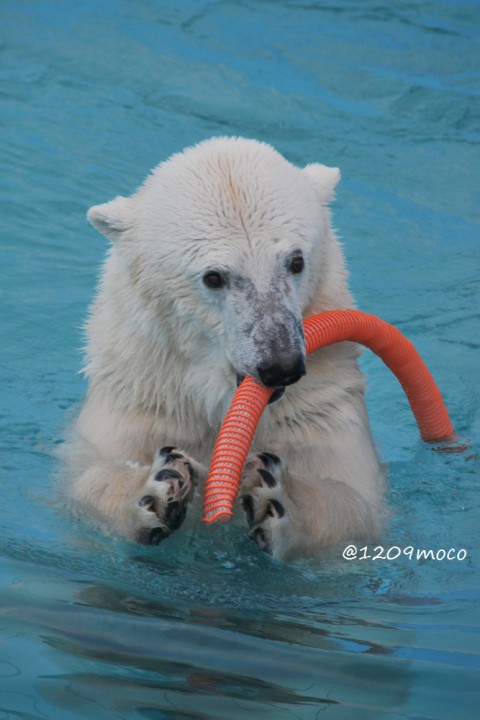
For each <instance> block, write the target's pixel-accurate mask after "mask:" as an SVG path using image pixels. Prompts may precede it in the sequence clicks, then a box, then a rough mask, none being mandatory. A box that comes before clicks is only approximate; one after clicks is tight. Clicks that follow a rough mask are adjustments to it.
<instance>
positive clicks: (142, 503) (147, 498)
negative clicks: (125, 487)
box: [138, 495, 155, 510]
mask: <svg viewBox="0 0 480 720" xmlns="http://www.w3.org/2000/svg"><path fill="white" fill-rule="evenodd" d="M138 505H139V507H141V508H145V510H153V506H154V505H155V498H154V497H153V495H144V496H143V497H142V499H141V500H139V501H138Z"/></svg>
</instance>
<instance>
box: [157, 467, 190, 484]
mask: <svg viewBox="0 0 480 720" xmlns="http://www.w3.org/2000/svg"><path fill="white" fill-rule="evenodd" d="M153 479H154V480H156V481H157V482H163V481H164V480H183V478H182V476H181V474H180V473H179V472H178V471H177V470H172V468H163V470H159V471H158V472H157V474H156V475H155V477H154V478H153Z"/></svg>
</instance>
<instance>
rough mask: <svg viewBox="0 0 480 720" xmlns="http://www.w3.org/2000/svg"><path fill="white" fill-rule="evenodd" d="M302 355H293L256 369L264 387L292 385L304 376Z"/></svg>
mask: <svg viewBox="0 0 480 720" xmlns="http://www.w3.org/2000/svg"><path fill="white" fill-rule="evenodd" d="M305 372H306V370H305V361H304V358H303V355H294V356H292V357H288V358H286V359H285V360H283V361H281V362H276V363H273V364H272V365H266V366H259V367H257V373H258V377H259V378H260V381H261V382H262V383H263V384H264V385H265V387H280V386H282V385H293V383H296V382H298V381H299V380H300V378H301V377H303V375H305Z"/></svg>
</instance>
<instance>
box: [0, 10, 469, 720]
mask: <svg viewBox="0 0 480 720" xmlns="http://www.w3.org/2000/svg"><path fill="white" fill-rule="evenodd" d="M479 27H480V5H479V3H478V2H461V1H458V2H457V1H456V0H422V2H420V1H414V0H412V1H410V2H407V1H406V0H405V1H404V0H393V1H391V2H377V1H376V0H365V1H363V0H330V2H320V1H318V2H315V1H314V0H311V1H310V2H309V1H308V0H280V1H279V2H275V1H274V0H261V1H260V2H256V1H255V0H241V1H240V2H236V1H235V0H223V1H218V2H213V1H211V2H207V1H206V0H198V1H194V0H190V1H187V0H180V1H177V0H133V1H132V0H102V2H98V0H95V2H94V1H93V0H82V1H81V2H79V1H76V2H74V1H73V0H72V1H71V2H58V1H55V0H17V2H15V3H6V2H5V3H2V6H1V8H0V38H1V53H2V55H1V64H0V98H1V105H0V123H1V133H0V169H1V172H0V196H1V202H2V212H1V216H0V223H1V231H2V234H1V247H0V253H1V256H0V257H1V262H0V273H1V277H0V297H1V305H0V318H1V330H0V332H1V351H0V388H1V394H0V416H1V421H2V422H1V428H0V447H1V461H2V462H1V490H0V524H1V533H0V551H1V553H0V563H1V565H0V720H7V719H8V720H13V719H15V720H17V719H18V718H20V719H22V720H27V719H28V720H33V719H35V720H36V719H40V718H48V719H49V720H52V719H53V720H56V719H57V718H58V719H61V720H77V719H78V718H88V719H90V718H91V719H92V720H93V719H95V720H97V719H98V720H104V719H105V720H107V719H109V718H122V719H123V718H124V719H128V720H167V719H168V720H210V719H213V720H220V719H222V720H224V719H229V720H236V719H237V718H247V717H248V718H253V719H254V720H256V719H257V718H259V719H263V718H265V719H269V720H270V718H271V719H272V720H290V719H291V720H294V719H295V720H298V719H300V720H316V719H317V720H318V718H321V717H322V718H323V717H326V718H332V719H337V718H340V719H341V720H350V719H355V720H364V719H365V720H371V719H373V718H382V719H383V720H398V719H400V718H409V719H411V720H451V719H452V718H455V719H465V720H470V719H473V718H476V717H478V716H479V707H480V691H479V688H480V673H479V669H480V654H479V653H480V634H479V607H480V602H479V600H480V589H479V571H478V564H479V559H480V552H479V548H480V541H479V512H478V507H479V489H478V481H479V475H480V473H479V471H478V460H477V459H476V457H475V454H477V457H478V449H479V447H478V445H479V443H478V438H479V408H480V398H479V369H478V368H479V365H480V363H479V340H478V333H479V323H478V308H479V296H478V285H479V283H478V281H479V265H478V259H479V252H478V247H479V241H478V237H479V235H478V221H479V206H478V188H479V180H480V177H479V173H478V168H479V166H480V165H479V160H480V153H479V145H478V140H479V127H480V122H479V121H480V100H479V92H478V90H479V68H480V53H479ZM217 134H240V135H246V136H250V137H255V138H258V139H261V140H266V141H267V142H270V143H272V144H273V145H275V146H276V147H277V148H278V149H279V150H280V151H281V152H282V153H283V154H285V155H286V156H287V157H288V158H289V159H290V160H292V161H293V162H295V163H298V164H305V163H307V162H312V161H321V162H324V163H326V164H330V165H338V166H340V168H341V170H342V173H343V181H342V183H341V185H340V187H339V189H338V199H337V202H336V206H335V225H336V227H337V228H338V231H339V233H340V235H341V237H342V239H343V241H344V245H345V252H346V255H347V257H348V261H349V266H350V270H351V284H352V288H353V290H354V292H355V295H356V297H357V300H358V305H359V307H360V308H361V309H363V310H366V311H369V312H373V313H376V314H378V315H380V316H381V317H383V318H385V319H386V320H389V321H390V322H392V323H394V324H395V325H397V327H398V328H399V329H400V330H401V331H402V332H404V333H405V334H406V335H407V336H408V337H409V338H410V339H411V340H412V341H413V342H414V343H415V345H416V346H417V348H418V350H419V351H420V353H421V355H422V356H423V357H424V359H425V361H426V362H427V364H428V365H429V367H430V369H431V371H432V373H433V375H434V377H435V379H436V380H437V383H438V384H439V386H440V388H441V389H442V392H443V394H444V397H445V400H446V403H447V405H448V408H449V411H450V413H451V417H452V421H453V423H454V426H455V428H456V430H457V431H458V433H459V434H460V435H461V436H462V438H463V440H464V442H465V443H467V444H468V445H469V449H468V451H466V452H464V453H458V454H452V453H450V454H445V453H441V452H436V451H434V450H433V449H432V448H431V447H427V446H425V445H423V444H422V443H421V442H420V441H419V440H418V434H417V428H416V425H415V421H414V419H413V416H412V415H411V412H410V409H409V407H408V405H407V403H406V400H405V397H404V395H403V391H402V390H401V388H400V387H399V386H398V383H397V382H396V380H395V378H394V377H393V376H392V375H391V374H390V373H389V371H388V370H386V369H385V368H384V367H383V365H382V363H381V362H380V361H379V360H378V358H376V357H375V356H374V355H373V354H371V353H365V354H364V355H363V360H362V364H363V367H364V370H365V372H366V373H367V374H368V386H369V390H368V404H369V411H370V415H371V421H372V427H373V432H374V435H375V439H376V442H377V445H378V447H379V450H380V452H381V455H382V457H383V458H384V459H385V460H386V461H387V462H388V463H389V468H390V486H391V493H390V505H391V508H392V516H391V520H390V523H389V526H388V528H387V530H386V532H385V535H384V537H383V538H382V544H383V545H384V546H385V548H390V547H399V548H402V549H403V548H406V547H409V546H412V547H414V548H416V549H417V548H418V549H422V548H424V549H429V548H433V549H435V550H438V549H441V548H445V549H449V548H455V549H460V548H464V549H465V550H466V554H467V556H466V558H465V559H464V560H458V559H457V560H444V561H437V560H421V559H420V560H416V559H409V558H408V557H406V556H402V557H400V558H398V559H396V560H394V559H392V560H387V559H378V560H373V559H370V560H360V559H358V560H354V561H346V560H343V559H342V557H341V553H340V551H338V550H332V551H330V552H329V553H326V554H325V555H324V556H323V557H321V558H318V559H317V560H315V561H309V562H300V563H294V564H291V565H288V566H285V565H282V564H279V563H275V562H273V561H271V560H270V559H269V558H267V557H265V556H262V555H260V554H257V552H256V551H255V549H254V548H253V544H252V543H251V542H249V541H248V540H247V539H245V538H244V536H243V533H242V532H241V531H240V530H239V529H232V528H230V527H221V528H215V529H213V530H212V529H210V530H206V529H205V528H203V527H201V523H197V524H195V525H194V526H193V527H191V528H190V529H188V530H185V531H183V532H182V533H180V534H179V535H178V537H173V538H172V539H170V540H169V541H168V542H166V543H164V544H163V545H161V546H159V547H156V548H146V549H145V548H139V547H136V546H133V545H130V544H128V543H123V542H120V541H114V540H111V539H106V538H104V537H102V536H101V535H98V534H95V533H94V532H93V531H92V530H90V529H89V528H87V527H85V526H83V525H81V524H78V523H75V522H73V521H72V520H71V518H70V517H69V516H68V514H64V513H63V512H62V505H61V501H60V496H59V492H58V485H57V483H58V469H57V463H56V460H55V456H54V450H55V448H56V446H57V445H59V444H60V443H61V442H62V438H63V437H64V434H65V428H66V426H67V424H68V421H69V418H70V417H72V415H74V413H75V411H76V409H77V408H78V406H79V403H80V401H81V398H82V396H83V395H84V392H85V384H84V381H83V379H82V378H81V376H80V375H79V374H78V369H79V367H80V364H81V352H80V348H81V344H82V334H81V325H82V322H83V319H84V317H85V313H86V309H87V306H88V303H89V301H90V298H91V296H92V293H93V290H94V286H95V282H96V277H97V273H98V267H99V264H100V263H101V260H102V258H103V256H104V252H105V249H106V248H105V243H104V241H103V240H102V238H101V237H100V236H99V235H97V234H96V233H95V232H94V231H93V229H91V228H90V227H89V226H87V224H86V221H85V212H86V210H87V209H88V207H89V206H90V205H92V204H94V203H98V202H101V201H105V200H108V199H110V198H112V197H113V196H114V195H116V194H120V193H126V194H128V193H130V192H132V191H133V190H134V189H135V187H136V186H137V185H138V184H139V183H140V182H141V181H142V179H143V178H144V176H145V175H146V173H147V172H148V170H149V169H150V168H151V167H152V166H153V165H155V164H156V163H157V162H159V161H160V160H161V159H164V158H166V157H167V156H168V155H170V154H171V153H172V152H174V151H176V150H180V149H181V148H183V147H184V146H186V145H189V144H192V143H195V142H197V141H199V140H201V139H203V138H206V137H209V136H211V135H217ZM393 555H395V552H394V553H393Z"/></svg>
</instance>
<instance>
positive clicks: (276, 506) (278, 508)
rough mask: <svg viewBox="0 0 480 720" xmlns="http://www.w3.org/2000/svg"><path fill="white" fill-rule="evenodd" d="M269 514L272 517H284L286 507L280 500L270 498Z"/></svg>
mask: <svg viewBox="0 0 480 720" xmlns="http://www.w3.org/2000/svg"><path fill="white" fill-rule="evenodd" d="M267 515H270V517H273V518H282V517H283V516H284V515H285V508H284V507H283V505H282V503H281V502H279V501H278V500H275V499H273V500H270V505H269V508H268V511H267Z"/></svg>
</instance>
